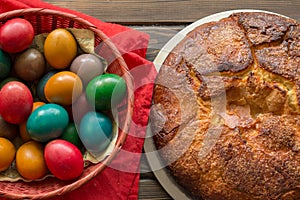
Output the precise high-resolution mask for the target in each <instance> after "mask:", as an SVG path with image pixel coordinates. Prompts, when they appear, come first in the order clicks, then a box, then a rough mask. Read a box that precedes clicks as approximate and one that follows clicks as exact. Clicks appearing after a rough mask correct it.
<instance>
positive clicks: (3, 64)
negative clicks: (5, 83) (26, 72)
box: [0, 49, 12, 79]
mask: <svg viewBox="0 0 300 200" xmlns="http://www.w3.org/2000/svg"><path fill="white" fill-rule="evenodd" d="M11 66H12V62H11V59H10V57H9V55H8V54H7V53H5V52H4V51H2V50H1V49H0V79H3V78H6V77H7V76H8V75H9V73H10V70H11Z"/></svg>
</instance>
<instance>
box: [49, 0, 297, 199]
mask: <svg viewBox="0 0 300 200" xmlns="http://www.w3.org/2000/svg"><path fill="white" fill-rule="evenodd" d="M45 1H46V2H49V3H51V4H54V5H57V6H61V7H66V8H69V9H73V10H77V11H79V12H82V13H85V14H88V15H91V16H93V17H95V18H98V19H100V20H102V21H107V22H113V23H119V24H122V25H126V26H130V27H132V28H134V29H138V30H140V31H143V32H146V33H148V34H149V35H150V42H149V49H148V53H147V59H149V60H150V61H153V60H154V58H155V56H156V55H157V53H158V52H159V50H160V49H161V48H162V47H163V46H164V44H165V43H166V42H167V41H168V40H169V39H170V38H171V37H172V36H174V35H175V34H176V33H178V32H179V31H180V30H182V29H183V28H184V27H185V26H187V25H189V24H191V23H192V22H194V21H196V20H198V19H200V18H202V17H205V16H208V15H211V14H214V13H217V12H221V11H226V10H233V9H259V10H267V11H272V12H277V13H280V14H283V15H286V16H289V17H292V18H294V19H296V20H299V21H300V0H260V1H257V0H238V1H234V0H165V1H163V0H156V1H154V0H148V1H147V0H45ZM149 171H151V170H150V168H149V165H148V163H147V159H146V158H145V156H142V159H141V179H140V188H139V199H171V197H170V196H169V195H168V194H167V192H166V191H165V190H164V189H163V187H162V186H161V185H160V183H159V182H158V181H157V179H156V178H155V176H154V174H153V173H152V172H149Z"/></svg>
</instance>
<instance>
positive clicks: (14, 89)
mask: <svg viewBox="0 0 300 200" xmlns="http://www.w3.org/2000/svg"><path fill="white" fill-rule="evenodd" d="M32 106H33V98H32V94H31V92H30V90H29V88H28V87H27V86H26V85H25V84H23V83H21V82H19V81H10V82H8V83H6V84H5V85H4V86H3V87H2V89H1V91H0V115H1V116H2V118H3V119H4V120H5V121H6V122H9V123H12V124H20V123H22V122H24V121H25V120H26V119H27V118H28V116H29V115H30V113H31V110H32Z"/></svg>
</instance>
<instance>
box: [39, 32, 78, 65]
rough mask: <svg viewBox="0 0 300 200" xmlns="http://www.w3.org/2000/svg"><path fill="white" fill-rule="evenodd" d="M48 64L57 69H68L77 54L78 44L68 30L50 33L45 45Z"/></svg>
mask: <svg viewBox="0 0 300 200" xmlns="http://www.w3.org/2000/svg"><path fill="white" fill-rule="evenodd" d="M44 54H45V58H46V60H47V62H48V63H49V64H50V65H51V66H52V67H54V68H56V69H65V68H67V67H68V66H69V65H70V64H71V62H72V60H73V59H74V58H75V56H76V54H77V43H76V40H75V38H74V37H73V35H72V34H71V33H70V32H69V31H67V30H66V29H60V28H59V29H55V30H53V31H52V32H50V33H49V35H48V36H47V38H46V40H45V43H44Z"/></svg>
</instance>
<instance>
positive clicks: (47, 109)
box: [26, 103, 69, 142]
mask: <svg viewBox="0 0 300 200" xmlns="http://www.w3.org/2000/svg"><path fill="white" fill-rule="evenodd" d="M68 123H69V116H68V113H67V111H66V110H65V109H64V108H63V107H62V106H60V105H57V104H52V103H49V104H45V105H42V106H40V107H38V108H37V109H35V110H34V111H33V112H32V113H31V115H30V116H29V118H28V120H27V124H26V128H27V131H28V134H29V135H30V137H31V138H32V139H33V140H36V141H38V142H47V141H49V140H52V139H55V138H58V137H60V136H61V134H62V133H63V131H64V129H65V128H66V127H67V125H68Z"/></svg>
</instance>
